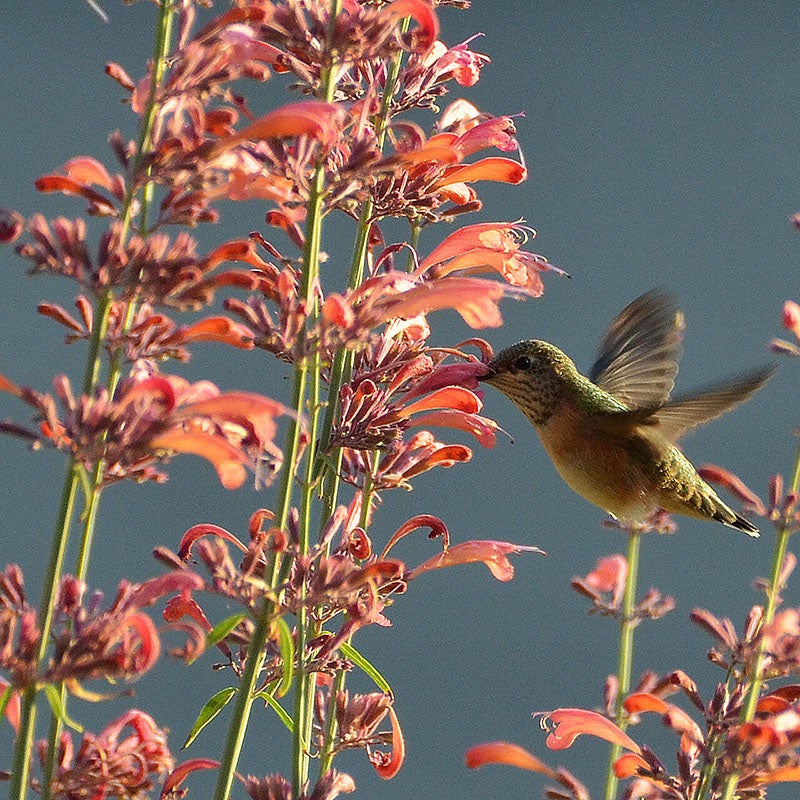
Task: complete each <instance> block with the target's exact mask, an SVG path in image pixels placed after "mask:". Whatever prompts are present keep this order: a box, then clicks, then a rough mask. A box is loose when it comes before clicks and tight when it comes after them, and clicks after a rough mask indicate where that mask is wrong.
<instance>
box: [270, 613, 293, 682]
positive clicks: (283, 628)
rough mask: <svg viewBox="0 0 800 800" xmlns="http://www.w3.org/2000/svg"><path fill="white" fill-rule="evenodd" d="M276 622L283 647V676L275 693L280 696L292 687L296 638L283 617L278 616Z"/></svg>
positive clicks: (279, 640)
mask: <svg viewBox="0 0 800 800" xmlns="http://www.w3.org/2000/svg"><path fill="white" fill-rule="evenodd" d="M274 624H275V627H276V628H277V630H278V643H279V645H280V648H281V659H282V661H283V677H282V678H281V682H280V683H279V684H278V688H277V689H276V691H275V694H276V695H277V696H278V697H283V696H284V695H285V694H286V692H288V691H289V689H290V688H291V686H292V678H293V677H294V639H293V638H292V632H291V631H290V630H289V626H288V625H287V623H286V620H285V619H283V617H277V618H276V619H275V620H274Z"/></svg>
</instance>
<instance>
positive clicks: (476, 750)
mask: <svg viewBox="0 0 800 800" xmlns="http://www.w3.org/2000/svg"><path fill="white" fill-rule="evenodd" d="M464 761H465V763H466V765H467V766H468V767H469V768H470V769H477V768H478V767H483V766H485V765H486V764H505V765H506V766H509V767H519V768H520V769H527V770H530V771H531V772H541V773H542V774H543V775H547V776H548V777H550V778H556V776H557V773H556V771H555V770H554V769H552V767H548V766H547V764H545V763H544V762H543V761H541V760H540V759H538V758H536V756H535V755H533V753H530V752H528V751H527V750H526V749H525V748H524V747H520V746H519V745H518V744H512V743H511V742H484V743H483V744H477V745H475V746H474V747H470V749H469V750H467V752H466V753H465V754H464Z"/></svg>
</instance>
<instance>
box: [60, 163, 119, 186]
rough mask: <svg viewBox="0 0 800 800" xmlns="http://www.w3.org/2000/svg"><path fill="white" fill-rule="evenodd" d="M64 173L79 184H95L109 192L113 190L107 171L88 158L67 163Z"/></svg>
mask: <svg viewBox="0 0 800 800" xmlns="http://www.w3.org/2000/svg"><path fill="white" fill-rule="evenodd" d="M64 172H65V173H66V174H67V175H68V176H69V177H70V178H72V179H73V180H76V181H78V182H79V183H83V184H88V183H95V184H97V185H98V186H102V187H103V188H104V189H108V190H109V191H111V190H112V189H113V188H114V183H113V181H112V180H111V176H110V175H109V174H108V170H107V169H106V168H105V167H104V166H103V165H102V164H101V163H100V162H99V161H97V160H96V159H94V158H89V157H88V156H84V157H82V158H73V159H72V160H71V161H67V163H66V164H64Z"/></svg>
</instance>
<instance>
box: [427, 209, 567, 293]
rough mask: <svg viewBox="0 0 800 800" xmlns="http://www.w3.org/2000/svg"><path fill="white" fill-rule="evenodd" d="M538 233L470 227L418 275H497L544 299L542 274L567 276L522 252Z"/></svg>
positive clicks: (514, 226) (515, 227) (493, 225)
mask: <svg viewBox="0 0 800 800" xmlns="http://www.w3.org/2000/svg"><path fill="white" fill-rule="evenodd" d="M534 235H535V231H532V230H531V229H530V228H526V227H525V226H524V225H520V224H518V223H511V222H487V223H481V224H478V225H468V226H466V227H464V228H461V229H460V230H457V231H455V232H454V233H451V234H450V235H449V236H448V237H447V238H446V239H445V240H444V241H443V242H442V243H441V244H440V245H438V247H436V248H434V249H433V251H432V252H431V253H430V254H429V255H428V256H427V257H426V258H425V259H423V261H422V262H421V264H420V265H419V269H418V270H417V272H418V273H421V274H427V275H429V276H430V277H432V278H440V277H442V276H445V275H452V274H453V273H457V274H460V275H470V274H485V273H492V272H496V273H498V274H499V275H501V276H502V277H503V279H504V280H506V281H507V282H508V283H510V284H511V285H512V286H515V287H520V288H521V289H522V290H524V291H525V293H526V294H529V295H531V296H533V297H539V296H541V294H542V292H543V291H544V286H543V284H542V280H541V277H540V274H541V273H542V272H555V273H556V274H559V275H566V273H565V272H564V271H563V270H561V269H559V268H558V267H556V266H554V265H553V264H551V263H550V262H549V261H548V260H547V259H546V258H544V256H540V255H537V254H536V253H529V252H526V251H524V250H522V249H521V248H522V246H523V245H524V244H525V242H526V241H527V239H528V238H529V237H531V238H532V237H533V236H534Z"/></svg>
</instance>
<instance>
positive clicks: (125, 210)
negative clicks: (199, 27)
mask: <svg viewBox="0 0 800 800" xmlns="http://www.w3.org/2000/svg"><path fill="white" fill-rule="evenodd" d="M159 9H160V14H159V19H158V23H157V25H156V37H155V45H154V50H153V63H154V65H155V68H154V69H153V72H152V76H151V90H150V95H149V100H148V108H147V113H146V114H145V116H144V118H143V120H142V126H141V130H140V135H139V142H138V152H139V154H140V157H142V156H146V155H147V153H148V152H149V150H150V149H151V146H152V142H151V134H152V127H153V121H154V118H155V113H156V104H155V97H156V95H157V93H158V90H159V88H160V85H161V83H162V81H163V78H164V69H165V66H164V65H165V63H166V58H167V54H168V53H169V47H170V40H171V30H172V19H173V16H174V9H173V7H172V5H171V4H170V3H168V2H164V3H161V5H160V6H159ZM151 199H152V185H151V184H145V186H144V191H143V192H142V196H141V208H142V217H143V219H144V220H146V214H147V208H148V204H149V202H150V201H151ZM136 200H137V197H136V195H135V194H134V193H133V191H131V192H129V193H128V195H127V196H126V197H125V199H124V202H123V205H122V208H121V219H122V226H123V227H122V232H121V239H122V240H124V239H125V238H126V236H127V232H128V229H129V226H130V222H131V216H132V213H133V205H134V202H135V201H136ZM113 302H114V294H113V292H112V291H111V290H110V289H109V290H107V291H106V292H105V293H104V294H103V295H102V296H101V298H100V302H99V305H98V310H97V315H96V317H95V322H94V326H93V329H92V333H91V337H90V339H89V350H88V353H87V358H86V368H85V370H84V379H83V393H84V394H85V395H91V394H92V393H93V392H94V391H95V389H96V388H97V386H98V382H99V380H100V375H101V364H102V361H101V356H100V353H101V348H102V347H103V345H104V344H105V342H106V334H107V330H108V316H109V313H110V310H111V307H112V305H113ZM134 311H135V304H134V303H133V302H130V303H128V308H127V313H126V322H127V325H128V326H129V325H130V321H131V319H132V315H133V312H134ZM126 327H127V326H126ZM121 367H122V365H121V363H120V362H119V360H118V359H116V358H115V359H113V360H112V362H111V364H110V365H109V370H108V374H107V379H106V385H107V388H108V391H109V394H111V395H113V394H114V391H115V389H116V387H117V384H118V382H119V379H120V374H121ZM103 472H104V462H103V460H102V459H99V460H98V461H97V462H96V463H95V465H94V469H93V470H92V471H91V473H90V475H89V476H88V477H89V481H88V488H87V492H86V496H85V498H84V499H85V508H84V511H83V514H82V519H83V534H82V538H81V544H80V550H79V555H78V560H77V563H76V565H75V575H76V576H77V578H78V579H79V580H83V579H84V578H85V576H86V573H87V570H88V565H89V559H90V556H91V550H92V542H93V538H94V531H95V527H96V524H97V514H98V510H99V506H100V498H101V495H102V487H103ZM80 485H81V466H80V464H79V463H77V462H76V460H75V458H74V457H70V458H69V459H68V462H67V467H66V471H65V477H64V484H63V488H62V491H61V501H60V503H59V506H58V513H57V515H56V525H55V534H54V537H53V542H52V549H51V552H50V557H49V559H48V563H47V568H46V571H45V577H44V588H43V593H42V598H41V601H40V604H39V609H40V611H39V616H40V619H41V634H40V636H41V638H40V641H39V648H38V651H37V653H36V661H35V664H36V666H37V667H38V665H39V664H41V663H42V661H43V660H44V658H45V656H46V653H47V648H48V645H49V643H50V631H51V626H52V623H53V613H54V611H55V606H56V594H57V591H58V588H59V585H60V581H61V578H62V574H63V569H64V557H65V554H66V550H67V543H68V539H69V534H70V530H71V527H72V523H73V517H74V508H75V499H76V495H77V493H78V489H79V487H80ZM59 692H60V705H61V707H62V708H63V709H66V701H67V695H66V690H65V688H64V687H63V686H61V687H60V689H59ZM38 694H39V692H38V687H37V686H36V684H35V683H34V684H31V685H30V686H28V687H27V689H26V691H25V692H24V694H23V695H22V707H21V720H20V730H19V733H18V735H17V739H16V743H15V750H14V761H13V767H12V778H11V786H10V792H9V797H11V798H22V797H24V796H25V792H26V787H27V784H28V780H29V767H30V761H31V754H32V748H33V735H34V726H35V722H36V707H35V704H36V702H37V699H38ZM60 732H61V719H60V717H59V716H58V715H57V714H55V713H53V714H52V715H51V723H50V734H49V736H48V743H49V744H48V753H49V756H48V760H47V764H46V766H45V775H44V781H43V785H44V788H43V796H44V798H45V800H47V798H48V797H49V796H50V786H51V782H52V774H53V769H54V759H55V756H56V751H57V742H58V739H59V736H60Z"/></svg>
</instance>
